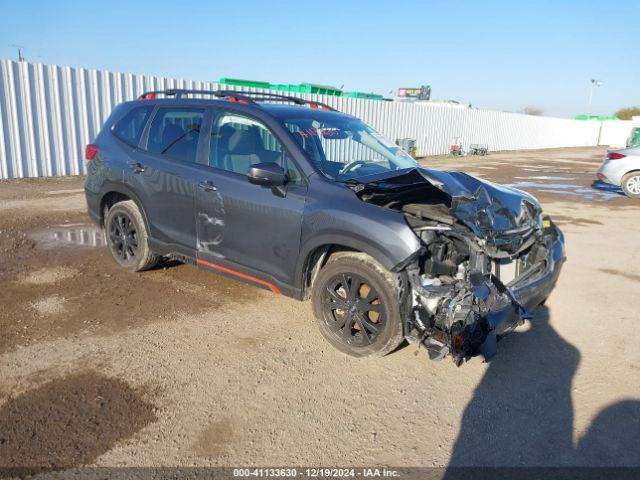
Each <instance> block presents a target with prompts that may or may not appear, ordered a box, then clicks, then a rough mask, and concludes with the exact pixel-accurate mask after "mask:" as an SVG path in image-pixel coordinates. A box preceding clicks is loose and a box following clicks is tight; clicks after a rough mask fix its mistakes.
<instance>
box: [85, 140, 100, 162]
mask: <svg viewBox="0 0 640 480" xmlns="http://www.w3.org/2000/svg"><path fill="white" fill-rule="evenodd" d="M99 151H100V149H99V148H98V146H97V145H94V144H93V143H90V144H89V145H87V146H86V147H84V159H85V160H93V159H94V158H96V155H97V154H98V152H99Z"/></svg>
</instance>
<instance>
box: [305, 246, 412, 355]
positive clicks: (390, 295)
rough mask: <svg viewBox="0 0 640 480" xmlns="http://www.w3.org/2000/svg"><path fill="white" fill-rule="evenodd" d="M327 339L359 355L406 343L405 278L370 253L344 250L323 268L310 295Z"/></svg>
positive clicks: (378, 353)
mask: <svg viewBox="0 0 640 480" xmlns="http://www.w3.org/2000/svg"><path fill="white" fill-rule="evenodd" d="M311 300H312V303H313V312H314V315H315V318H316V322H317V324H318V328H319V329H320V332H321V333H322V335H323V336H324V337H325V338H326V339H327V340H328V341H329V343H331V344H332V345H333V346H334V347H336V348H337V349H338V350H340V351H341V352H344V353H346V354H348V355H352V356H354V357H381V356H383V355H386V354H387V353H389V352H391V351H392V350H394V349H395V348H396V347H398V345H400V343H401V342H402V340H403V338H404V335H403V328H402V327H403V325H402V312H403V311H404V310H405V302H406V295H405V293H404V292H403V288H402V286H401V278H400V276H399V275H398V274H394V273H391V272H389V271H388V270H386V269H385V268H384V267H383V266H382V265H380V264H379V263H378V262H377V261H376V260H374V259H373V258H371V257H370V256H369V255H366V254H364V253H360V252H341V253H338V254H336V255H334V256H332V257H331V258H330V259H329V261H328V262H327V264H326V265H325V266H324V267H323V268H322V270H320V272H319V273H318V277H317V278H316V280H315V281H314V283H313V289H312V293H311Z"/></svg>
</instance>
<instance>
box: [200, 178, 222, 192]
mask: <svg viewBox="0 0 640 480" xmlns="http://www.w3.org/2000/svg"><path fill="white" fill-rule="evenodd" d="M198 188H199V189H200V190H203V191H205V192H215V191H216V190H218V187H216V186H215V185H214V184H213V182H212V181H210V180H207V181H205V182H200V183H199V184H198Z"/></svg>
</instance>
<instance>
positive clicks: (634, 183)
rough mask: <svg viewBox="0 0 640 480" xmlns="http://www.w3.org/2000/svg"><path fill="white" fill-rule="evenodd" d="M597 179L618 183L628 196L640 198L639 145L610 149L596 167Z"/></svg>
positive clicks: (613, 183)
mask: <svg viewBox="0 0 640 480" xmlns="http://www.w3.org/2000/svg"><path fill="white" fill-rule="evenodd" d="M597 177H598V179H599V180H601V181H603V182H606V183H610V184H612V185H618V186H620V187H622V191H623V192H624V193H625V195H627V196H628V197H632V198H640V147H631V148H625V149H623V150H610V151H608V152H607V154H606V155H605V157H604V158H603V159H602V165H600V168H599V169H598V173H597Z"/></svg>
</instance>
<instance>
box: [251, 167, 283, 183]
mask: <svg viewBox="0 0 640 480" xmlns="http://www.w3.org/2000/svg"><path fill="white" fill-rule="evenodd" d="M247 178H248V179H249V181H250V182H251V183H253V184H255V185H268V186H271V187H275V186H279V185H284V182H285V172H284V168H282V167H281V166H280V165H278V164H277V163H273V162H263V163H256V164H254V165H251V166H250V167H249V171H248V172H247Z"/></svg>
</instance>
